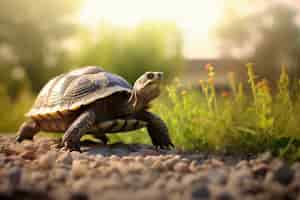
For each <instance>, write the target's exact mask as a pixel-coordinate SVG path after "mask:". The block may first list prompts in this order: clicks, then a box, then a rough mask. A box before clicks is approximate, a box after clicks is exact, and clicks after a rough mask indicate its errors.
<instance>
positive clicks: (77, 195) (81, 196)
mask: <svg viewBox="0 0 300 200" xmlns="http://www.w3.org/2000/svg"><path fill="white" fill-rule="evenodd" d="M88 199H89V196H88V195H87V194H86V193H84V192H73V193H72V194H71V197H70V200H88Z"/></svg>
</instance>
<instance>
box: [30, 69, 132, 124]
mask: <svg viewBox="0 0 300 200" xmlns="http://www.w3.org/2000/svg"><path fill="white" fill-rule="evenodd" d="M131 89H132V86H131V85H130V84H129V83H128V82H127V81H126V80H125V79H123V78H122V77H120V76H118V75H115V74H111V73H108V72H105V71H104V70H103V69H102V68H100V67H95V66H88V67H84V68H81V69H77V70H73V71H70V72H68V73H66V74H61V75H59V76H56V77H54V78H53V79H51V80H50V81H49V82H48V83H47V84H46V85H45V86H44V87H43V88H42V90H41V91H40V93H39V95H38V97H37V99H36V101H35V103H34V105H33V107H32V108H31V110H30V111H29V112H28V113H26V116H27V117H32V118H35V117H38V116H46V115H48V116H49V115H50V116H51V115H54V114H56V113H57V112H60V113H64V112H68V111H76V110H77V109H79V108H80V107H81V106H83V105H88V104H91V103H93V102H95V101H96V100H99V99H102V98H105V97H108V96H110V95H112V94H114V93H116V92H128V93H130V92H131Z"/></svg>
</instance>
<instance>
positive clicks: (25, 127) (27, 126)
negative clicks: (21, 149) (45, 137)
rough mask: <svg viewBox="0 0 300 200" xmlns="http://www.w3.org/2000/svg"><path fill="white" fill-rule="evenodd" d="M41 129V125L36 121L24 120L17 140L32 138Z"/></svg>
mask: <svg viewBox="0 0 300 200" xmlns="http://www.w3.org/2000/svg"><path fill="white" fill-rule="evenodd" d="M39 131H40V127H39V125H38V124H37V123H36V122H35V121H27V122H24V123H23V124H22V125H21V126H20V128H19V130H18V133H17V137H16V141H17V142H22V141H23V140H32V139H33V137H34V135H35V134H36V133H38V132H39Z"/></svg>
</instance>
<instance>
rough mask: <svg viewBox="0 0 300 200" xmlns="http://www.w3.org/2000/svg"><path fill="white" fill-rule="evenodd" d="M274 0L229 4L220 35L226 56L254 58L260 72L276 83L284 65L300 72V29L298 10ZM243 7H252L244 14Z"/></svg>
mask: <svg viewBox="0 0 300 200" xmlns="http://www.w3.org/2000/svg"><path fill="white" fill-rule="evenodd" d="M271 2H272V3H266V2H263V1H253V2H251V3H252V4H251V3H249V2H248V4H246V5H245V4H244V5H243V6H241V5H240V6H241V7H235V6H234V5H232V4H231V5H228V8H227V10H226V12H225V14H224V20H223V23H221V24H220V25H219V26H218V29H217V36H218V37H219V38H220V41H221V44H222V45H221V46H222V48H221V49H223V50H224V56H225V57H228V56H229V57H235V58H238V59H242V60H244V61H245V62H254V64H255V66H256V71H257V72H258V74H259V75H261V76H263V77H266V78H268V79H269V80H270V81H271V82H273V83H274V81H275V80H276V79H278V74H279V71H280V66H282V65H285V66H288V68H289V71H290V72H291V74H292V75H294V76H298V77H299V75H300V74H299V64H300V60H299V58H300V29H299V25H298V24H297V21H296V16H297V10H295V9H294V8H292V7H290V6H288V5H283V4H275V3H274V1H271ZM249 4H251V5H249ZM249 6H252V8H249ZM253 7H254V8H253ZM241 8H246V9H247V8H248V11H249V10H252V11H249V12H248V13H247V14H245V13H246V12H245V9H241Z"/></svg>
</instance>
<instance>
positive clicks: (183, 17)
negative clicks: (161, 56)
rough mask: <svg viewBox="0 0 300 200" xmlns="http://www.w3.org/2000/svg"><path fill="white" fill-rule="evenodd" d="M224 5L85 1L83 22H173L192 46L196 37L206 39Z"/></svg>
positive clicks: (210, 1)
mask: <svg viewBox="0 0 300 200" xmlns="http://www.w3.org/2000/svg"><path fill="white" fill-rule="evenodd" d="M223 4H224V1H221V0H186V1H183V0H163V1H162V0H126V1H120V0H85V3H84V5H83V7H82V10H81V14H80V22H81V23H82V24H84V25H87V26H89V27H91V28H93V27H96V25H98V24H99V23H100V22H101V21H106V22H109V23H112V24H115V25H120V26H125V27H132V26H135V25H137V24H139V23H141V22H143V21H171V22H175V23H176V24H177V26H178V27H179V28H180V29H181V30H182V32H183V35H184V39H185V40H187V45H189V41H190V40H193V39H195V36H197V37H198V40H201V41H202V40H207V38H208V37H209V33H210V30H211V29H212V28H213V26H214V25H216V24H217V23H218V20H219V18H220V17H221V15H222V14H223V13H222V12H223ZM201 41H198V42H201ZM191 51H194V50H191Z"/></svg>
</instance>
